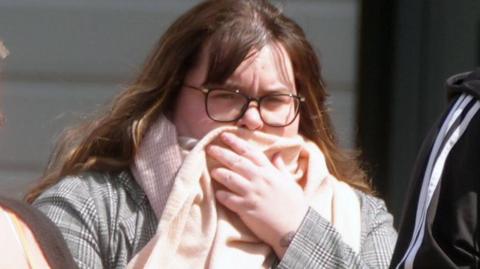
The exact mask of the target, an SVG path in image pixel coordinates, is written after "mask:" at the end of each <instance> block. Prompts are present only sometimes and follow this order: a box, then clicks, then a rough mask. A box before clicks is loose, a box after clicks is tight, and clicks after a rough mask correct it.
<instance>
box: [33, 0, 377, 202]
mask: <svg viewBox="0 0 480 269" xmlns="http://www.w3.org/2000/svg"><path fill="white" fill-rule="evenodd" d="M207 42H208V44H209V69H208V75H207V82H224V81H225V80H226V79H227V78H228V77H229V76H230V75H231V74H232V73H233V72H234V71H235V69H236V68H237V67H238V66H239V65H240V63H242V62H243V60H244V59H245V58H246V57H247V55H248V53H249V52H251V51H252V50H253V49H260V48H262V47H263V46H265V45H266V44H268V43H270V42H280V43H281V44H282V45H283V46H284V47H285V49H286V50H287V52H288V54H289V56H290V59H291V61H292V64H293V69H294V75H295V83H296V87H297V89H298V92H299V93H300V94H302V95H303V96H305V97H306V103H305V105H304V106H302V108H301V111H300V133H301V134H302V135H304V136H305V137H307V138H309V139H311V140H313V141H314V142H315V143H317V144H318V146H319V147H320V149H321V150H322V151H323V153H324V154H325V158H326V161H327V165H328V168H329V169H330V171H331V173H332V174H333V175H334V176H336V177H337V178H338V179H340V180H342V181H345V182H347V183H349V184H350V185H352V186H353V187H356V188H358V189H360V190H363V191H367V192H370V185H369V184H368V181H367V180H366V176H365V173H364V172H363V171H362V170H361V169H360V167H359V165H358V163H357V161H356V158H355V157H354V156H353V155H351V154H347V153H345V152H343V151H342V150H340V148H339V147H338V145H337V141H336V139H335V136H334V132H333V128H332V124H331V121H330V117H329V115H328V113H327V110H326V105H325V100H326V98H327V93H326V91H325V86H324V82H323V80H322V77H321V73H320V65H319V62H318V58H317V56H316V54H315V52H314V49H313V48H312V46H311V45H310V43H309V42H308V41H307V39H306V37H305V34H304V32H303V30H302V29H301V28H300V27H299V26H298V25H297V24H296V23H295V22H294V21H292V20H291V19H289V18H288V17H286V16H285V15H283V14H282V12H281V10H280V9H278V8H277V7H275V6H274V5H272V4H271V3H269V1H267V0H240V1H239V0H207V1H204V2H202V3H200V4H198V5H197V6H195V7H193V8H192V9H191V10H189V11H187V12H186V13H185V14H183V15H182V16H180V17H179V18H178V19H177V20H176V21H175V22H174V23H173V24H172V25H171V26H170V27H169V29H168V30H167V31H166V32H165V34H164V35H163V36H162V37H161V39H160V40H159V41H158V43H157V45H156V47H155V48H154V49H153V52H152V54H151V55H150V56H149V57H148V58H147V61H146V63H145V64H144V66H143V69H142V71H141V72H140V74H139V76H138V77H137V79H136V81H134V83H132V85H131V86H130V87H128V88H127V89H126V90H125V91H123V92H122V93H120V94H119V95H118V96H117V97H116V98H115V99H114V100H113V102H112V104H111V106H110V108H109V109H108V110H107V111H105V112H103V114H102V115H100V116H99V117H98V118H96V119H94V120H91V121H90V122H86V123H84V124H83V125H81V126H77V127H75V128H71V129H68V130H66V131H65V132H64V134H63V136H62V137H61V139H60V140H59V142H58V144H57V146H56V148H55V150H54V152H53V155H52V156H51V159H50V161H49V164H48V166H47V168H46V171H45V174H44V176H43V179H42V181H41V183H40V184H39V185H38V186H37V187H35V188H34V189H33V190H31V191H30V192H29V193H28V194H27V196H26V200H27V201H28V202H32V201H33V200H35V198H36V197H38V195H40V194H41V193H42V192H43V191H44V190H45V189H47V188H48V187H49V186H51V185H53V184H55V183H56V182H58V181H59V180H61V179H62V178H63V177H65V176H67V175H73V174H78V173H80V172H83V171H86V170H97V171H109V172H114V171H121V170H125V169H128V167H129V165H130V164H131V162H132V159H133V156H134V155H135V152H136V150H137V149H138V147H139V145H140V143H141V142H142V138H143V136H144V134H145V132H146V131H147V130H148V128H149V127H150V126H151V125H152V123H153V121H155V120H156V119H157V118H158V116H159V114H160V113H165V114H167V115H168V114H170V113H171V112H172V109H173V105H174V104H175V101H176V97H177V95H178V92H179V90H180V88H181V86H182V83H183V80H184V78H185V75H186V73H187V71H188V70H189V69H190V68H192V67H193V66H194V65H195V64H196V62H197V57H198V55H199V53H200V51H201V49H202V47H203V46H204V45H205V44H206V43H207Z"/></svg>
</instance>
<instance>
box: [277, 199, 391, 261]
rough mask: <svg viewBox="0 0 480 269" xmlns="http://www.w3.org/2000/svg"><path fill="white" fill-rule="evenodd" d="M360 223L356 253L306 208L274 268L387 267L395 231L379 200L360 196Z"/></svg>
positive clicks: (330, 226)
mask: <svg viewBox="0 0 480 269" xmlns="http://www.w3.org/2000/svg"><path fill="white" fill-rule="evenodd" d="M362 226H363V227H362V246H361V252H360V254H357V253H355V252H354V251H353V250H352V249H351V248H350V247H349V246H347V245H346V244H345V243H344V242H343V241H342V239H341V237H340V234H339V233H338V232H336V231H335V228H334V227H333V226H332V225H331V224H330V223H329V222H328V221H326V220H325V219H324V218H323V217H321V216H320V214H319V213H317V212H316V211H315V210H313V209H311V208H310V209H309V211H308V212H307V214H306V216H305V218H304V219H303V222H302V224H301V225H300V227H299V229H298V230H297V233H296V235H295V237H294V238H293V240H292V242H291V243H290V246H289V247H288V249H287V251H286V252H285V255H284V256H283V258H282V260H281V261H280V264H279V265H278V267H277V268H278V269H284V268H289V269H290V268H320V267H321V268H387V267H388V265H389V262H390V257H391V254H392V251H393V247H394V245H395V240H396V232H395V230H394V228H393V218H392V216H391V215H390V214H389V213H388V212H387V209H386V207H385V205H384V204H383V202H381V201H380V200H378V199H375V198H372V197H367V196H365V197H364V198H363V199H362Z"/></svg>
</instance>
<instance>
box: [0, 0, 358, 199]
mask: <svg viewBox="0 0 480 269" xmlns="http://www.w3.org/2000/svg"><path fill="white" fill-rule="evenodd" d="M197 2H198V1H187V0H184V1H153V0H151V1H148V0H141V1H127V0H115V1H113V0H105V1H98V0H96V1H92V0H88V1H87V0H84V1H71V0H70V1H67V0H43V1H33V0H32V1H17V0H0V38H1V39H3V40H4V42H5V44H6V45H7V47H8V48H9V50H10V51H11V55H10V56H9V57H8V58H7V61H6V65H5V73H4V74H2V76H3V78H4V81H3V84H2V86H3V92H2V99H3V101H2V106H3V110H4V112H5V114H6V116H7V124H6V126H5V127H4V128H3V129H2V130H0V132H1V139H0V152H1V154H0V194H6V195H8V196H13V197H21V195H22V194H23V193H24V191H25V190H26V188H27V186H28V185H30V184H32V182H33V181H34V180H35V179H37V178H38V177H39V176H40V174H41V171H42V169H43V167H44V165H45V163H46V161H47V159H48V157H49V153H50V151H51V149H52V146H53V144H54V142H55V139H56V137H57V136H58V134H59V132H60V131H61V130H62V129H63V128H64V127H65V126H68V125H69V124H72V123H74V122H78V121H80V120H81V119H82V118H84V117H85V116H88V115H90V114H92V113H94V112H95V111H96V110H97V109H99V108H100V107H101V106H102V104H104V103H106V102H107V101H108V100H109V99H110V98H111V97H112V96H113V95H114V94H115V93H117V92H118V91H120V90H121V89H122V88H124V87H125V85H126V84H128V81H129V80H131V79H132V78H133V77H134V75H135V74H136V72H137V70H138V69H139V66H140V65H141V63H142V62H143V60H144V58H145V57H146V55H147V54H148V52H149V51H150V48H151V47H152V45H153V44H154V42H155V41H156V40H157V39H158V38H159V36H160V35H161V34H162V32H163V31H164V30H165V28H166V27H167V26H168V25H169V23H171V22H172V21H173V20H174V18H175V17H177V16H178V15H179V14H181V13H182V12H183V11H185V10H186V9H188V8H189V7H191V6H192V5H194V4H195V3H197ZM284 2H286V6H285V10H286V13H287V14H290V15H291V16H293V17H294V18H296V19H297V21H298V22H299V23H300V24H301V25H302V26H303V27H304V29H305V30H306V32H307V35H308V36H309V38H310V40H311V41H312V42H313V43H314V45H315V47H316V48H318V50H319V53H320V55H321V61H322V63H323V72H324V75H325V77H326V79H327V82H328V85H329V88H330V90H331V94H332V97H331V99H330V103H331V112H332V114H333V116H334V123H335V125H336V127H337V130H338V133H339V135H340V137H341V141H342V143H343V144H344V145H346V146H351V145H352V144H353V142H352V141H353V140H354V139H353V136H354V134H355V127H354V126H355V123H354V121H353V119H354V111H355V110H354V104H355V102H354V98H355V95H354V92H353V84H354V80H355V74H356V70H355V66H356V56H355V55H356V40H357V30H356V29H357V3H356V1H354V0H350V1H349V0H342V1H338V0H337V1H335V0H330V1H314V0H311V1H308V0H302V1H300V0H295V1H284Z"/></svg>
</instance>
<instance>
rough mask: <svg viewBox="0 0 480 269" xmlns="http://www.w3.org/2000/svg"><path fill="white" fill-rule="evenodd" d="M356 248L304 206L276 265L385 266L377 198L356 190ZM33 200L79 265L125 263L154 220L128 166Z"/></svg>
mask: <svg viewBox="0 0 480 269" xmlns="http://www.w3.org/2000/svg"><path fill="white" fill-rule="evenodd" d="M358 195H359V197H360V200H361V205H362V207H361V216H362V227H361V231H362V232H361V250H360V253H355V252H354V251H352V249H350V248H349V247H348V246H347V245H346V244H345V243H344V242H342V240H341V238H340V235H339V234H338V233H337V232H336V231H335V229H334V228H333V226H332V225H331V224H330V223H329V222H328V221H326V220H325V219H323V218H322V217H321V216H320V215H319V214H318V213H317V212H315V211H314V210H313V209H310V210H309V211H308V213H307V215H306V216H305V218H304V220H303V222H302V224H301V226H300V228H299V230H298V231H297V234H296V235H295V237H294V239H293V241H292V243H291V244H290V246H289V248H288V249H287V252H286V253H285V255H284V257H283V259H282V260H281V261H277V262H276V265H275V267H277V268H302V269H305V268H387V267H388V265H389V263H390V258H391V254H392V251H393V247H394V245H395V241H396V236H397V234H396V231H395V230H394V228H393V218H392V216H391V215H390V214H389V213H388V212H387V209H386V207H385V205H384V203H383V201H381V200H379V199H377V198H374V197H372V196H369V195H367V194H364V193H362V192H358ZM34 206H36V207H37V208H39V209H40V210H41V211H42V212H44V213H45V214H46V215H47V216H48V217H49V218H50V219H51V220H52V221H53V222H54V223H56V224H57V225H58V227H59V228H60V231H61V232H62V234H63V236H64V238H65V240H66V242H67V245H68V247H69V248H70V250H71V252H72V255H73V257H74V259H75V261H76V263H77V264H78V266H79V267H80V268H125V267H126V265H127V263H128V261H129V260H130V259H131V258H132V257H133V256H134V255H135V254H136V253H137V252H138V251H140V250H141V249H142V247H143V246H145V245H146V243H147V242H148V241H149V240H150V239H151V238H152V237H153V235H154V234H155V230H156V226H157V223H158V220H157V218H156V216H155V213H154V212H153V210H152V208H151V206H150V204H149V203H148V200H147V197H146V195H145V193H144V192H143V190H142V189H141V188H140V187H139V186H138V185H137V183H136V182H135V180H134V179H133V177H132V175H131V174H130V172H126V171H125V172H121V173H117V174H103V173H96V172H88V173H84V174H81V175H78V176H71V177H67V178H65V179H63V180H61V181H60V182H59V183H57V184H56V185H54V186H53V187H51V188H50V189H48V190H47V191H46V192H44V193H43V194H42V195H41V196H40V197H39V198H38V199H37V200H36V201H35V202H34Z"/></svg>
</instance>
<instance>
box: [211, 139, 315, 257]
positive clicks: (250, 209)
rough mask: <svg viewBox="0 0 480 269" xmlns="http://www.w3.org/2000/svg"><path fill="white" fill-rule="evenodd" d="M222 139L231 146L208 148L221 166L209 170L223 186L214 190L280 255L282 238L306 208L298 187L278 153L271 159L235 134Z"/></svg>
mask: <svg viewBox="0 0 480 269" xmlns="http://www.w3.org/2000/svg"><path fill="white" fill-rule="evenodd" d="M221 139H222V141H223V142H224V143H225V144H226V145H227V146H229V147H230V149H227V148H223V147H220V146H216V145H212V146H210V147H208V149H207V152H208V154H209V155H210V156H211V157H213V158H215V159H216V160H217V161H219V162H220V163H221V164H222V165H224V167H220V168H215V169H213V170H212V171H211V175H212V178H214V179H215V180H216V181H218V182H219V183H220V184H222V185H223V186H225V187H226V190H219V191H217V193H216V197H217V199H218V201H219V202H220V203H222V204H223V205H224V206H225V207H227V208H228V209H230V210H232V211H234V212H235V213H237V214H238V215H239V217H240V218H241V220H242V221H243V222H244V223H245V225H247V227H248V228H250V230H252V232H253V233H254V234H255V235H257V236H258V237H259V238H260V239H261V240H262V241H264V242H265V243H267V244H269V245H270V246H271V247H272V248H273V249H274V251H275V253H276V254H277V256H278V257H279V258H281V257H283V254H284V253H285V251H286V248H287V247H288V244H287V245H285V244H284V243H281V241H282V238H283V237H285V236H288V237H291V235H292V232H296V230H297V229H298V227H299V226H300V224H301V222H302V220H303V217H304V216H305V214H306V212H307V210H308V204H307V201H306V199H305V197H304V195H303V191H302V189H301V187H300V186H299V185H298V184H297V183H296V182H295V180H294V179H293V177H292V175H291V174H290V172H288V171H287V169H286V166H285V164H284V163H283V160H282V159H281V158H280V156H278V155H277V156H274V157H273V160H272V162H270V160H269V159H268V158H267V156H265V154H264V153H263V152H261V151H259V150H258V149H256V148H254V147H253V146H251V145H250V144H249V143H248V142H247V141H245V140H243V139H241V138H240V137H238V136H236V135H234V134H231V133H223V134H222V135H221ZM284 240H285V239H283V241H284Z"/></svg>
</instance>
